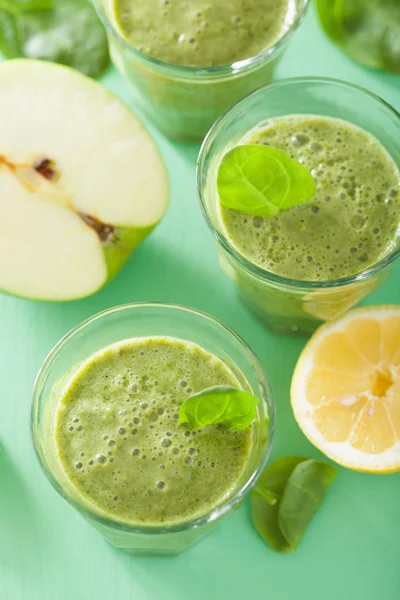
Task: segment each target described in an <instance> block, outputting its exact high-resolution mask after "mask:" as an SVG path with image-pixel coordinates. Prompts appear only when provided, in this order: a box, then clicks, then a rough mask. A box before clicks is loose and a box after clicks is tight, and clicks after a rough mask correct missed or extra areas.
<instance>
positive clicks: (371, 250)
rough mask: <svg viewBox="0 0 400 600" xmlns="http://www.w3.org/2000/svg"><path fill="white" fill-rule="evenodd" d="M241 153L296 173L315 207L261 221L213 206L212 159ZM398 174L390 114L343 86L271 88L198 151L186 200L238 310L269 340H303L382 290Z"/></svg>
mask: <svg viewBox="0 0 400 600" xmlns="http://www.w3.org/2000/svg"><path fill="white" fill-rule="evenodd" d="M247 144H249V145H250V146H252V148H251V150H252V151H254V148H253V145H257V144H261V145H264V146H268V147H270V148H277V149H278V150H280V151H282V150H283V151H285V152H286V153H288V154H289V155H290V157H291V159H295V160H296V161H299V162H300V163H302V164H303V166H305V167H306V168H307V169H308V171H309V173H311V175H312V176H313V178H314V181H315V184H316V193H315V196H314V197H313V198H312V199H311V200H309V201H308V202H305V203H303V204H300V205H298V206H294V207H292V208H290V209H289V210H284V211H282V212H278V214H274V215H273V216H266V215H257V214H254V213H253V214H246V212H239V211H238V210H232V209H231V208H226V206H223V205H222V204H221V201H220V197H219V195H218V190H217V185H218V173H219V169H220V165H221V160H222V158H223V156H224V155H226V153H227V151H230V150H231V149H232V148H234V147H237V146H239V145H247ZM257 151H258V150H257ZM399 165H400V117H399V114H398V113H397V112H396V111H395V110H394V109H393V108H391V107H390V106H389V105H388V104H386V103H385V102H384V101H383V100H381V99H379V98H378V97H376V96H375V95H373V94H371V93H369V92H367V91H366V90H363V89H361V88H359V87H356V86H353V85H350V84H348V83H344V82H340V81H336V80H330V79H323V78H298V79H290V80H286V81H280V82H278V83H274V84H271V85H269V86H266V87H264V88H263V89H261V90H259V91H257V92H255V93H253V94H252V95H250V96H248V97H247V98H245V99H244V100H242V101H241V102H239V103H238V104H237V105H236V106H234V107H233V108H232V109H231V110H230V111H228V112H227V113H226V114H225V115H224V116H223V117H222V118H221V119H220V120H219V121H218V122H217V123H216V124H215V125H214V126H213V128H212V129H211V131H210V132H209V134H208V136H207V138H206V140H205V141H204V144H203V147H202V149H201V152H200V156H199V161H198V192H199V196H200V200H201V203H202V207H203V211H204V214H205V217H206V220H207V223H208V225H209V227H210V228H211V230H212V232H213V234H214V236H215V238H216V240H217V245H218V251H219V258H220V263H221V266H222V269H223V270H224V271H225V273H226V274H227V275H228V276H229V277H230V278H231V279H232V280H233V281H234V282H235V283H236V285H237V287H238V292H239V296H240V299H241V300H242V301H243V303H244V304H245V305H246V306H248V307H249V308H250V309H251V310H252V311H253V312H254V313H255V314H256V315H257V316H258V317H259V318H261V320H262V321H263V322H264V323H265V324H266V325H267V326H269V327H270V328H271V329H273V330H275V331H277V332H282V333H305V334H308V333H310V332H312V331H313V330H314V329H315V328H316V327H317V326H318V325H319V324H320V323H321V322H323V321H326V320H329V319H334V318H337V317H339V316H341V315H342V314H344V313H345V312H346V311H347V310H348V309H350V308H351V307H352V306H353V305H355V304H356V303H357V302H359V301H360V300H362V299H363V298H364V297H365V296H367V295H368V294H369V293H370V292H371V291H372V290H374V289H375V288H376V287H377V286H378V285H379V284H380V283H382V282H383V281H384V280H385V278H386V277H387V276H388V275H389V272H390V266H391V265H392V264H393V262H394V261H395V260H396V259H397V258H398V257H399V255H400V170H399ZM260 175H262V173H260Z"/></svg>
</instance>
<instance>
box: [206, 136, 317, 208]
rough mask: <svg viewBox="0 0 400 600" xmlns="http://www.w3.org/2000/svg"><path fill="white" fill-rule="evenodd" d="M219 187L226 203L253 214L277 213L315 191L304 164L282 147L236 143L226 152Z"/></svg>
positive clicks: (313, 193)
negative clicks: (281, 148)
mask: <svg viewBox="0 0 400 600" xmlns="http://www.w3.org/2000/svg"><path fill="white" fill-rule="evenodd" d="M217 187H218V194H219V198H220V202H221V204H222V205H223V206H226V207H227V208H232V209H234V210H237V211H239V212H244V213H250V214H254V215H275V214H277V213H278V212H280V211H284V210H288V209H289V208H292V207H293V206H296V205H297V204H302V203H303V202H307V201H308V200H311V198H313V197H314V195H315V192H316V187H315V181H314V179H313V177H312V175H311V173H310V172H309V171H307V169H306V168H305V167H304V166H303V165H302V164H301V163H299V162H298V161H296V160H293V159H292V158H291V157H290V156H289V154H287V152H284V151H283V150H279V149H278V148H271V147H269V146H262V145H259V144H246V145H242V146H235V147H234V148H232V149H231V150H229V151H228V152H227V153H226V154H225V155H224V157H223V159H222V161H221V164H220V167H219V171H218V178H217Z"/></svg>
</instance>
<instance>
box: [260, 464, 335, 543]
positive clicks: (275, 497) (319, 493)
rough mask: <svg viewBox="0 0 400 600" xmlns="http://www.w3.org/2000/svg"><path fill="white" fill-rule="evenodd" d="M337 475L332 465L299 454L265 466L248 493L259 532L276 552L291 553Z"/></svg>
mask: <svg viewBox="0 0 400 600" xmlns="http://www.w3.org/2000/svg"><path fill="white" fill-rule="evenodd" d="M335 475H336V469H335V467H332V466H331V465H329V464H327V463H324V462H321V461H317V460H309V459H307V458H303V457H300V456H288V457H285V458H280V459H278V460H277V461H275V462H274V463H272V464H271V465H268V466H267V468H266V469H265V471H264V473H263V474H262V476H261V477H260V479H259V481H258V483H257V485H256V486H255V488H254V490H253V491H252V493H251V507H252V519H253V523H254V525H255V527H256V529H257V531H258V533H259V534H260V535H261V536H262V537H263V539H264V540H265V541H266V542H267V544H268V545H269V546H270V547H271V548H273V549H274V550H276V551H278V552H285V553H289V552H294V551H295V550H296V549H297V548H298V546H299V544H300V542H301V540H302V539H303V536H304V534H305V532H306V529H307V526H308V524H309V523H310V521H311V519H312V518H313V516H314V514H315V513H316V512H317V510H318V509H319V507H320V506H321V503H322V501H323V499H324V497H325V494H326V492H327V490H328V488H329V486H330V485H331V483H332V481H333V479H334V477H335Z"/></svg>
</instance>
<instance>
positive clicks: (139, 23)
mask: <svg viewBox="0 0 400 600" xmlns="http://www.w3.org/2000/svg"><path fill="white" fill-rule="evenodd" d="M114 11H115V14H116V18H117V21H118V23H119V26H120V28H121V30H122V31H123V33H124V35H125V37H126V38H127V40H128V41H129V42H130V43H131V44H132V46H134V47H135V48H137V49H138V50H140V51H141V52H144V53H145V54H148V55H149V56H152V57H153V58H157V59H158V60H161V61H163V62H167V63H171V64H175V65H185V66H189V67H204V66H207V67H214V66H220V65H229V64H231V63H233V62H236V61H239V60H243V59H246V58H250V57H252V56H257V55H258V54H260V53H261V52H262V51H263V50H265V49H266V48H268V47H270V46H272V45H274V44H275V43H276V42H277V41H278V40H279V39H280V38H281V37H282V36H283V35H284V34H285V33H286V31H287V30H288V29H289V27H290V25H291V23H292V21H293V15H294V14H295V13H296V7H295V3H294V2H293V0H230V1H229V2H228V1H227V0H212V1H211V0H186V1H182V0H180V1H177V0H114Z"/></svg>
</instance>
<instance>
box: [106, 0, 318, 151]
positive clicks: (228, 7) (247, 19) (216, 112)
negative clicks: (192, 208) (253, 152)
mask: <svg viewBox="0 0 400 600" xmlns="http://www.w3.org/2000/svg"><path fill="white" fill-rule="evenodd" d="M95 3H96V4H97V5H98V6H99V8H100V15H101V16H102V17H103V21H104V22H105V24H106V25H107V27H108V30H109V31H110V30H113V31H114V32H115V35H109V41H110V50H111V55H112V58H113V61H114V63H115V65H116V66H117V68H118V69H119V70H120V71H121V72H122V73H123V75H125V76H126V78H127V80H128V81H129V82H130V83H131V84H132V87H131V89H132V93H133V95H134V99H135V101H136V104H137V106H139V107H140V109H141V110H142V112H143V113H144V114H146V115H147V116H148V117H149V118H150V119H151V120H152V121H153V122H154V123H155V124H156V125H157V126H158V127H159V128H160V129H161V130H162V131H163V132H164V133H165V134H166V135H168V136H169V137H172V138H174V139H179V140H185V141H186V140H189V141H194V140H195V141H197V140H201V139H202V138H203V137H204V136H205V135H206V133H207V131H208V130H209V129H210V127H211V125H212V124H213V123H214V122H215V120H216V119H217V118H218V117H219V116H220V115H221V114H222V113H223V112H225V111H226V110H227V109H228V108H229V107H230V106H232V105H233V104H234V103H235V102H237V101H238V100H240V99H241V98H243V97H244V96H246V95H247V94H249V93H250V92H252V91H254V90H256V89H258V88H260V87H262V86H263V85H265V84H266V83H268V82H270V81H271V80H272V76H273V72H274V69H275V66H276V64H277V62H278V60H279V58H280V56H281V51H282V50H283V48H284V45H285V40H286V39H288V37H289V36H288V35H287V34H288V33H289V32H291V31H293V30H294V29H295V28H296V27H297V25H298V24H299V22H300V20H301V17H302V15H303V13H304V11H305V8H306V5H307V0H229V1H228V0H95ZM137 51H139V52H140V54H139V53H138V52H137Z"/></svg>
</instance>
